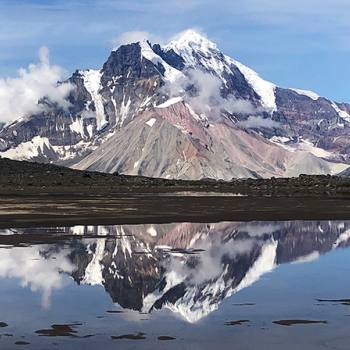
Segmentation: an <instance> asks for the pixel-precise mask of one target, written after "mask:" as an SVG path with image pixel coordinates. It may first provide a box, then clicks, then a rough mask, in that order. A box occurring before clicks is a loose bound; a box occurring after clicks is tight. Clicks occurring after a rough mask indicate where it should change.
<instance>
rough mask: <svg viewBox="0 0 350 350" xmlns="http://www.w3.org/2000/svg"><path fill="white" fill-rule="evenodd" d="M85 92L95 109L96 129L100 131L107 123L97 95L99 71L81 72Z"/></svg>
mask: <svg viewBox="0 0 350 350" xmlns="http://www.w3.org/2000/svg"><path fill="white" fill-rule="evenodd" d="M80 74H81V75H82V76H83V79H84V85H85V88H86V90H87V91H88V92H89V93H90V95H91V98H92V100H93V102H94V105H95V109H96V122H97V128H98V129H102V128H103V127H104V126H105V125H106V124H107V123H108V121H107V120H106V116H105V110H104V105H103V99H102V96H101V94H100V93H99V91H100V89H101V77H102V72H101V71H99V70H94V69H88V70H86V71H81V72H80Z"/></svg>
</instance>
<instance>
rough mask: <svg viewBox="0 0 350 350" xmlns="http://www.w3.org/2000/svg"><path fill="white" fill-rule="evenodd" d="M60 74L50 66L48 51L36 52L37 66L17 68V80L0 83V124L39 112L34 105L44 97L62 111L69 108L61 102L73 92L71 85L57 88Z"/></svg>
mask: <svg viewBox="0 0 350 350" xmlns="http://www.w3.org/2000/svg"><path fill="white" fill-rule="evenodd" d="M63 73H64V70H63V69H62V68H61V67H59V66H52V65H50V60H49V50H48V49H47V47H42V48H40V50H39V63H37V64H30V65H29V67H28V68H27V69H24V68H21V69H20V70H19V71H18V77H17V78H4V79H0V122H9V121H12V120H14V119H17V118H20V117H25V116H28V115H30V114H32V113H37V112H40V111H42V110H43V109H44V108H45V107H44V105H40V104H38V101H39V100H40V99H41V98H43V97H47V98H48V99H49V100H50V101H52V102H55V103H57V104H59V105H60V106H61V107H63V108H67V107H68V106H69V102H68V101H67V100H65V98H66V97H67V96H68V94H69V92H70V91H71V89H72V88H73V87H72V85H71V84H68V83H64V84H57V82H58V81H60V80H61V79H62V77H63Z"/></svg>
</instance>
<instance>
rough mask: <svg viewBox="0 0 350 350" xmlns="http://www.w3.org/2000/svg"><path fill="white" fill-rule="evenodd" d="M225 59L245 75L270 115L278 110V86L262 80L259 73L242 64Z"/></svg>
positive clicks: (228, 58)
mask: <svg viewBox="0 0 350 350" xmlns="http://www.w3.org/2000/svg"><path fill="white" fill-rule="evenodd" d="M225 58H226V59H227V60H228V61H230V62H232V63H233V64H234V65H235V66H236V67H237V68H238V69H239V70H240V71H241V73H242V74H243V75H244V77H245V79H246V80H247V81H248V83H249V84H250V86H251V87H252V88H253V90H254V91H255V92H256V93H257V94H258V95H259V96H260V98H261V104H262V105H263V107H264V108H265V109H266V110H267V111H269V112H270V113H272V112H274V111H276V110H277V105H276V95H275V89H276V85H275V84H273V83H271V82H269V81H267V80H264V79H262V78H261V77H260V76H259V74H258V73H256V72H255V71H253V70H252V69H250V68H248V67H247V66H245V65H243V64H242V63H240V62H238V61H236V60H233V59H232V58H230V57H228V56H225Z"/></svg>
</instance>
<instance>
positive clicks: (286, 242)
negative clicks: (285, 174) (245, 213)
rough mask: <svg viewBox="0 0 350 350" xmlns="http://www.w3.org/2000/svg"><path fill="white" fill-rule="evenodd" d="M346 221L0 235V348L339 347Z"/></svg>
mask: <svg viewBox="0 0 350 350" xmlns="http://www.w3.org/2000/svg"><path fill="white" fill-rule="evenodd" d="M349 246H350V221H278V222H277V221H276V222H221V223H174V224H154V225H150V224H145V225H119V226H74V227H63V228H62V227H61V228H58V227H51V228H28V229H23V228H21V229H19V228H18V229H16V228H12V229H2V230H0V298H1V300H2V303H1V309H0V348H1V349H17V348H19V347H23V348H26V349H35V350H39V349H55V348H57V349H64V350H65V349H78V348H81V349H97V348H103V349H115V348H119V349H136V348H140V349H195V350H197V349H198V350H199V349H200V350H202V349H214V348H216V347H217V348H218V349H296V348H297V349H348V348H349V342H350V332H349V330H350V249H349V248H348V247H349Z"/></svg>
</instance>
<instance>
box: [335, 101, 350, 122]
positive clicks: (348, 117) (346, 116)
mask: <svg viewBox="0 0 350 350" xmlns="http://www.w3.org/2000/svg"><path fill="white" fill-rule="evenodd" d="M332 107H333V108H334V110H335V111H336V112H337V113H338V115H339V117H340V118H342V119H344V120H345V121H347V122H348V123H350V115H349V113H347V112H345V111H343V110H341V109H340V108H339V107H338V106H337V104H336V103H335V102H332Z"/></svg>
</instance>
